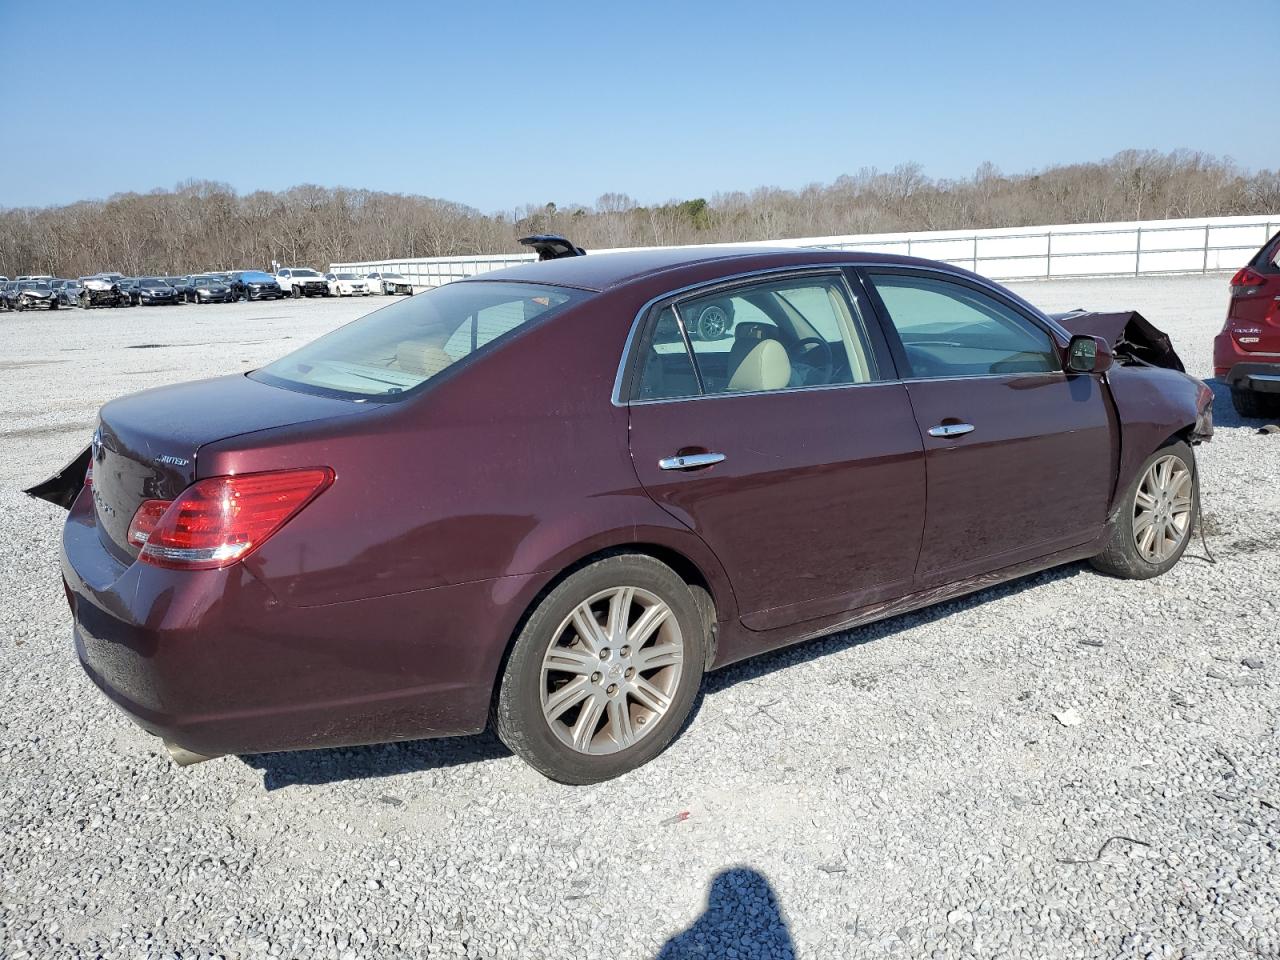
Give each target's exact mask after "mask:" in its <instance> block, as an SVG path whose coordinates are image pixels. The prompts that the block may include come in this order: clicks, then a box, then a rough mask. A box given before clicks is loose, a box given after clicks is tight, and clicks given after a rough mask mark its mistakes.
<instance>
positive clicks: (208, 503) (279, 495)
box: [129, 467, 333, 570]
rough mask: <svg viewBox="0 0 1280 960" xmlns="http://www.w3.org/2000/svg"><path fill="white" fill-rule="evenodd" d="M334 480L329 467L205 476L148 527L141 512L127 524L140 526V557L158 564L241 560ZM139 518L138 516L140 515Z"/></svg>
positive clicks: (197, 565)
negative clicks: (144, 536)
mask: <svg viewBox="0 0 1280 960" xmlns="http://www.w3.org/2000/svg"><path fill="white" fill-rule="evenodd" d="M332 482H333V471H332V470H330V469H329V468H328V467H312V468H308V469H305V470H281V471H277V472H272V473H246V474H241V475H239V476H233V477H209V478H208V479H207V480H200V481H198V482H196V483H193V484H192V485H191V486H189V487H187V489H186V490H184V491H183V492H182V494H181V495H180V496H179V497H178V499H177V500H174V501H173V502H172V503H171V504H168V505H167V506H166V508H165V510H164V511H163V513H162V514H161V515H160V516H158V517H156V518H155V520H154V522H152V523H151V526H150V528H149V529H147V528H146V524H147V522H148V521H147V519H146V518H145V517H143V511H144V510H147V509H148V508H150V509H152V510H154V509H155V507H153V506H151V505H153V504H161V503H164V501H162V500H148V501H146V502H145V503H143V504H142V506H141V507H139V508H138V513H137V514H136V515H135V516H134V522H133V523H131V524H130V526H129V532H130V540H131V542H132V536H133V531H134V527H135V525H136V526H137V527H138V528H139V529H140V530H145V532H146V540H145V543H144V544H142V552H141V553H140V554H139V555H138V559H139V560H143V561H145V562H146V563H153V564H155V565H156V566H158V567H172V568H175V569H179V570H205V569H212V568H216V567H225V566H229V565H230V564H233V563H235V562H236V561H237V560H243V559H244V558H245V557H247V556H248V555H249V554H250V553H252V552H253V551H254V550H256V549H257V548H258V547H260V546H261V545H262V543H263V542H264V541H265V540H267V538H268V537H270V536H271V535H272V534H274V533H275V532H276V531H277V530H279V529H280V528H281V527H283V526H284V525H285V524H286V523H287V522H288V521H289V520H290V518H292V517H293V516H294V515H295V514H296V513H297V512H298V511H299V510H301V509H302V508H303V507H305V506H306V505H307V504H308V503H310V502H311V501H312V500H314V499H315V498H316V497H317V496H319V495H320V494H321V493H322V492H323V491H324V489H325V488H326V487H328V486H329V484H331V483H332ZM140 518H141V519H140Z"/></svg>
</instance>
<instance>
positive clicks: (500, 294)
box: [249, 281, 590, 400]
mask: <svg viewBox="0 0 1280 960" xmlns="http://www.w3.org/2000/svg"><path fill="white" fill-rule="evenodd" d="M589 296H590V294H587V293H584V292H582V291H580V290H569V289H565V288H563V287H543V286H536V285H533V284H527V283H504V282H501V281H468V282H465V283H450V284H446V285H445V286H443V287H439V288H437V289H435V290H432V291H430V292H428V293H423V294H419V295H418V296H416V297H411V298H409V299H407V300H403V301H401V302H400V303H397V304H395V305H394V306H391V307H387V308H385V309H383V310H378V311H376V312H374V313H371V314H370V315H369V316H367V317H363V318H361V319H360V320H357V321H355V322H354V323H350V324H348V325H347V326H345V327H342V328H341V329H339V330H335V331H334V332H333V333H330V334H328V335H327V336H324V337H321V338H320V339H319V340H316V341H315V342H313V343H309V344H307V345H306V346H305V347H303V348H302V349H300V350H296V351H294V352H293V353H291V354H289V355H288V356H285V357H282V358H281V359H279V360H277V361H276V362H275V363H272V364H269V365H267V366H265V367H263V368H262V369H260V370H255V371H254V372H253V373H251V374H249V376H251V377H253V378H254V379H256V380H261V381H263V382H264V383H272V384H275V385H276V386H283V387H288V388H292V389H301V390H304V391H308V392H313V393H321V394H325V395H329V396H338V397H349V398H354V399H361V398H378V399H383V400H395V399H400V398H401V397H402V396H403V395H404V394H406V393H407V392H409V391H411V390H413V389H414V388H416V387H420V386H421V385H422V384H424V383H426V382H427V381H428V380H430V379H431V378H432V377H434V376H436V375H438V374H440V373H441V372H443V371H444V370H445V369H446V368H447V367H449V366H451V365H452V364H454V363H457V362H458V361H460V360H462V359H464V358H466V357H468V356H470V355H471V354H473V353H477V352H479V351H482V350H483V349H484V348H485V347H486V346H488V345H489V344H490V343H492V342H494V341H495V340H498V339H499V338H501V337H504V336H505V335H507V334H510V333H511V332H512V331H514V330H516V329H517V328H519V327H522V326H524V325H525V324H527V323H529V322H530V321H531V320H534V319H536V318H543V319H545V318H547V317H549V316H551V315H553V314H555V313H556V312H558V311H560V310H562V309H563V308H564V307H565V306H566V305H569V304H574V303H579V302H581V301H582V300H585V299H586V298H587V297H589Z"/></svg>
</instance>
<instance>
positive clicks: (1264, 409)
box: [1231, 387, 1277, 417]
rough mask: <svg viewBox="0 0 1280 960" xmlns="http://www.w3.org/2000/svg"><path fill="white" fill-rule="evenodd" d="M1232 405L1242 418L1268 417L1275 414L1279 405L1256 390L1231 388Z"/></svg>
mask: <svg viewBox="0 0 1280 960" xmlns="http://www.w3.org/2000/svg"><path fill="white" fill-rule="evenodd" d="M1231 405H1232V406H1233V407H1235V408H1236V413H1238V414H1240V416H1242V417H1266V416H1270V415H1271V414H1272V413H1274V412H1275V410H1276V407H1277V404H1276V403H1275V402H1274V401H1273V400H1272V399H1271V398H1270V397H1268V396H1266V395H1265V394H1261V393H1258V392H1257V391H1256V390H1241V389H1240V388H1238V387H1232V388H1231Z"/></svg>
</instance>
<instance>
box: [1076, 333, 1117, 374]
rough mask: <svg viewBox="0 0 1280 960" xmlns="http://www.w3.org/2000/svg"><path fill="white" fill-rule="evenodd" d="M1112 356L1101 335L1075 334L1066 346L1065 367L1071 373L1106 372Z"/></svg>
mask: <svg viewBox="0 0 1280 960" xmlns="http://www.w3.org/2000/svg"><path fill="white" fill-rule="evenodd" d="M1113 360H1114V357H1113V356H1112V353H1111V344H1109V343H1107V341H1106V340H1104V339H1103V338H1102V337H1087V336H1083V335H1081V336H1077V337H1072V338H1071V343H1070V344H1069V345H1068V346H1067V369H1068V370H1069V371H1071V372H1072V373H1106V372H1107V371H1108V370H1110V369H1111V364H1112V361H1113Z"/></svg>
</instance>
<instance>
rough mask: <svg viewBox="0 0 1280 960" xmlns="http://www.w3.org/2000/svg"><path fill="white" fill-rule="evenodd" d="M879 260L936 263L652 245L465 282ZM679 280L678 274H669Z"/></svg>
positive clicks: (602, 282) (585, 285) (810, 250)
mask: <svg viewBox="0 0 1280 960" xmlns="http://www.w3.org/2000/svg"><path fill="white" fill-rule="evenodd" d="M855 260H856V261H857V262H859V263H877V264H884V265H916V266H923V265H929V266H936V264H933V263H932V262H931V261H928V260H921V259H919V258H917V257H902V256H895V255H893V254H884V253H878V254H877V253H861V252H859V251H855V250H822V249H818V248H815V247H655V248H653V249H649V250H628V251H624V252H619V253H593V254H588V255H587V256H585V257H561V258H559V259H557V260H543V261H533V262H530V263H525V264H521V265H520V266H518V267H508V268H506V269H504V270H493V271H490V272H488V273H484V274H480V275H478V276H476V277H474V278H469V279H468V280H467V281H463V282H475V281H478V280H516V281H521V282H525V283H546V284H550V285H553V286H565V287H578V288H580V289H583V290H594V291H604V290H609V289H612V288H615V287H620V286H623V285H625V284H628V283H632V282H635V281H638V280H643V279H647V278H649V277H652V276H654V275H656V274H660V273H679V272H680V271H683V270H686V269H691V268H696V267H700V266H705V265H707V264H711V263H720V264H722V265H723V267H724V270H725V274H726V275H730V274H733V273H737V272H739V270H738V269H736V268H737V267H741V272H749V271H755V270H767V269H770V268H776V267H788V266H803V265H807V264H826V263H849V262H851V261H855ZM672 279H673V281H678V279H679V278H678V276H673V277H672Z"/></svg>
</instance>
